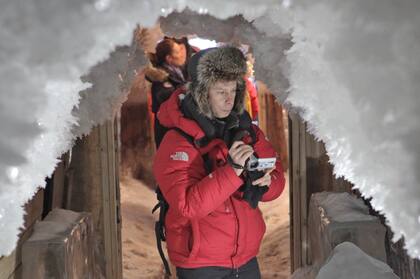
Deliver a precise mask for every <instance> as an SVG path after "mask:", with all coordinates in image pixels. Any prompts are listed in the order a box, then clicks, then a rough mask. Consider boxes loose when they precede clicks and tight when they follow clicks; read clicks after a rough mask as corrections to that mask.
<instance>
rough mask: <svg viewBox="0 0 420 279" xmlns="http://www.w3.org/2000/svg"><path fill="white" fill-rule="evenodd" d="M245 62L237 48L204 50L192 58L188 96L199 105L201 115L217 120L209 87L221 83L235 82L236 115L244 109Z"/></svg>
mask: <svg viewBox="0 0 420 279" xmlns="http://www.w3.org/2000/svg"><path fill="white" fill-rule="evenodd" d="M246 71H247V65H246V59H245V56H244V55H243V53H242V52H241V51H240V50H239V49H238V48H236V47H232V46H225V47H219V48H211V49H205V50H202V51H199V52H197V53H196V54H195V55H193V56H192V57H191V59H190V61H189V63H188V75H189V77H190V79H191V81H190V82H189V84H188V93H189V94H191V95H192V96H193V98H194V100H195V101H196V103H197V106H198V109H199V112H200V113H202V114H204V115H205V116H207V117H208V118H210V119H212V118H214V115H213V113H212V111H211V109H210V104H209V102H208V92H209V89H210V86H212V85H213V84H214V83H215V82H216V81H219V80H226V81H231V80H236V82H237V85H236V97H235V105H234V107H233V112H235V113H236V114H237V115H240V114H242V112H243V110H244V98H245V89H246V86H245V79H244V77H245V74H246Z"/></svg>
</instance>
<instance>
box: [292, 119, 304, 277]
mask: <svg viewBox="0 0 420 279" xmlns="http://www.w3.org/2000/svg"><path fill="white" fill-rule="evenodd" d="M289 117H290V119H289V149H290V152H289V156H290V174H291V179H290V213H291V217H290V230H291V234H290V237H291V243H290V248H291V259H292V264H291V269H292V271H294V270H296V269H297V268H299V267H301V266H303V265H305V264H307V260H308V245H307V243H308V226H307V224H308V206H307V187H306V126H305V124H304V123H303V122H302V120H301V119H300V118H299V117H298V116H297V115H296V114H294V113H290V114H289Z"/></svg>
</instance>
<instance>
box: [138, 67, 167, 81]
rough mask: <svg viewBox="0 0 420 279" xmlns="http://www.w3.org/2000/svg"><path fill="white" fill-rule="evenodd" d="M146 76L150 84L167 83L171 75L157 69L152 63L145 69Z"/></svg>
mask: <svg viewBox="0 0 420 279" xmlns="http://www.w3.org/2000/svg"><path fill="white" fill-rule="evenodd" d="M144 75H145V77H146V78H147V80H148V81H150V82H165V81H167V80H168V78H169V73H168V72H167V71H165V70H164V69H162V68H160V67H155V66H153V65H152V63H149V65H147V66H146V68H145V69H144Z"/></svg>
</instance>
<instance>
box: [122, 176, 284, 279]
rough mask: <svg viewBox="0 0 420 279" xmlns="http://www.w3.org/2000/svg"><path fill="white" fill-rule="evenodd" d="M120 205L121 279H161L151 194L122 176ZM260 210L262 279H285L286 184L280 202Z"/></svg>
mask: <svg viewBox="0 0 420 279" xmlns="http://www.w3.org/2000/svg"><path fill="white" fill-rule="evenodd" d="M286 177H287V175H286ZM121 203H122V220H123V228H122V242H123V269H124V273H123V274H124V275H123V277H124V279H157V278H163V265H162V262H161V259H160V257H159V254H158V252H157V248H156V241H155V234H154V218H155V217H154V216H152V214H151V210H152V208H153V206H154V205H155V203H156V197H155V193H154V192H153V190H151V189H150V187H148V186H147V185H145V184H144V183H143V182H141V181H140V180H137V179H134V178H132V177H130V176H128V175H125V176H123V177H122V178H121ZM260 208H261V210H262V211H263V213H264V218H265V221H266V224H267V232H266V235H265V237H264V240H263V243H262V247H261V250H260V254H259V255H258V260H259V263H260V268H261V273H262V278H263V279H271V278H279V279H283V278H284V279H285V278H289V274H290V256H289V253H290V249H289V191H288V183H287V184H286V189H285V191H284V192H283V194H282V196H281V197H280V198H278V199H277V200H275V201H273V202H270V203H265V204H262V205H261V206H260ZM174 278H175V277H174Z"/></svg>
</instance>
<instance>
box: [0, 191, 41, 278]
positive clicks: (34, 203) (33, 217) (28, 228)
mask: <svg viewBox="0 0 420 279" xmlns="http://www.w3.org/2000/svg"><path fill="white" fill-rule="evenodd" d="M43 208H44V190H43V189H40V190H38V192H37V193H36V194H35V196H34V197H33V198H32V199H31V200H30V201H29V202H28V203H27V204H26V205H25V212H26V215H25V217H24V229H23V231H22V233H21V235H20V236H19V240H18V243H17V245H16V249H15V250H14V251H13V253H12V254H10V255H9V256H7V257H2V258H0V279H8V278H10V277H12V278H15V270H16V268H18V267H19V266H20V265H21V264H22V257H21V255H22V245H23V243H24V242H25V241H26V240H27V239H28V238H29V237H30V236H31V234H32V232H33V227H34V225H35V223H36V221H38V220H41V216H42V211H43ZM16 278H18V277H16Z"/></svg>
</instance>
